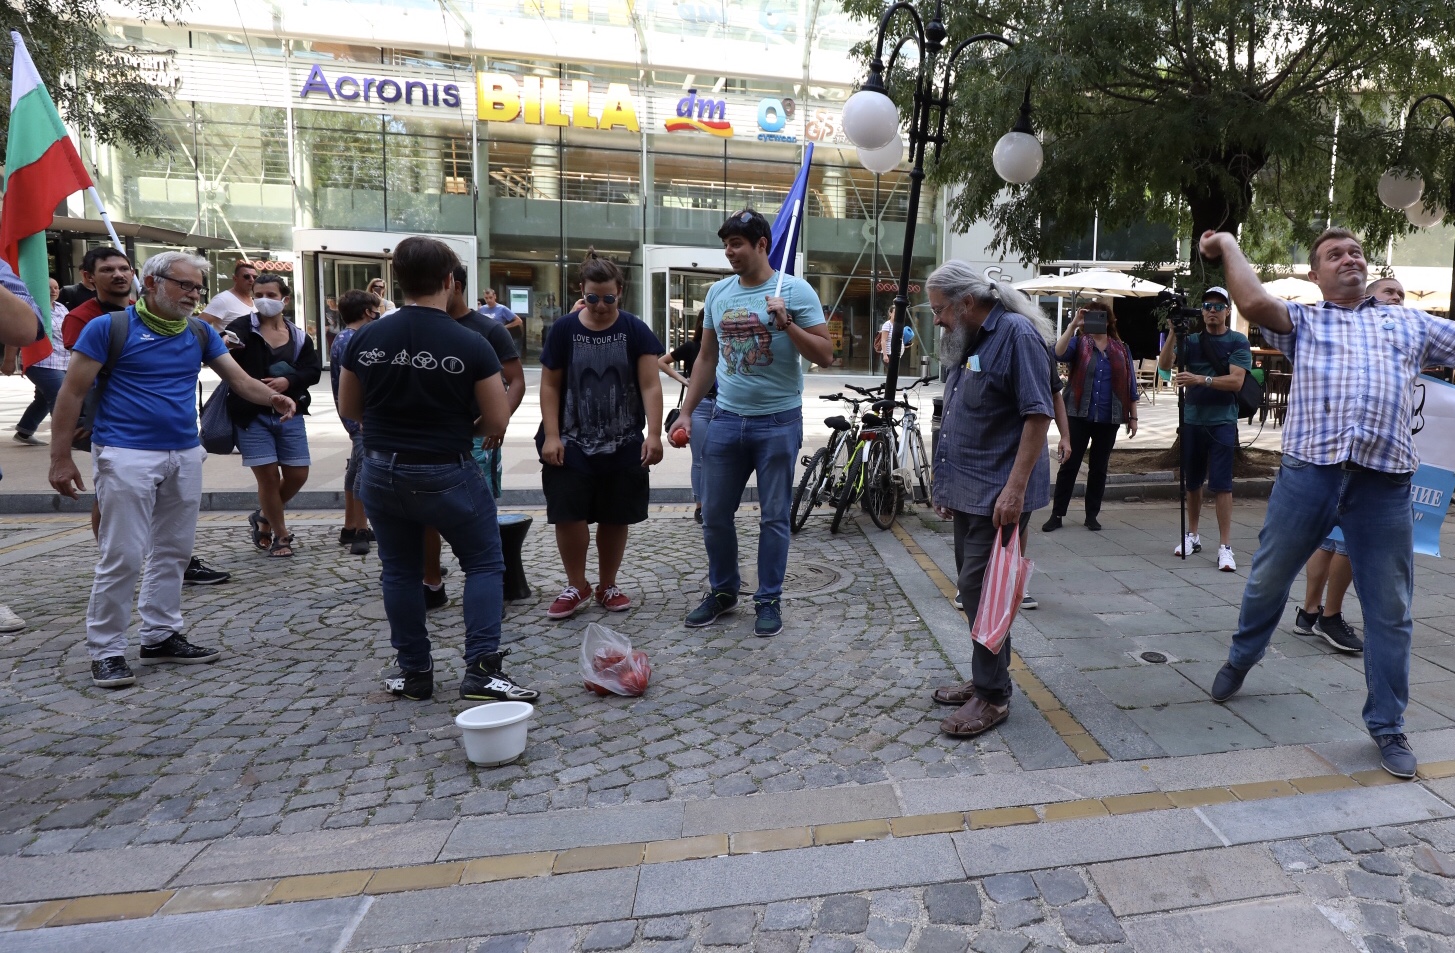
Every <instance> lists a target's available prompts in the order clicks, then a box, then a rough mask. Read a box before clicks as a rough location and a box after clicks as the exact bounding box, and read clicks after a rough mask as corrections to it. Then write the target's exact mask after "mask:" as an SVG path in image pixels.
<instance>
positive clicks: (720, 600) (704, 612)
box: [683, 592, 738, 629]
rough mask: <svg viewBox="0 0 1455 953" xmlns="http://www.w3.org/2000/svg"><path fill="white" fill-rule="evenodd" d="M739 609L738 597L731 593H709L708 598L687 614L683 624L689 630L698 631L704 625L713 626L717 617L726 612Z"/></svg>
mask: <svg viewBox="0 0 1455 953" xmlns="http://www.w3.org/2000/svg"><path fill="white" fill-rule="evenodd" d="M737 607H738V597H737V596H735V595H733V594H732V593H731V592H709V593H708V594H707V597H706V598H704V599H703V600H702V602H701V603H700V604H699V605H698V606H697V608H696V609H693V610H692V611H691V612H689V613H687V618H686V619H684V620H683V624H684V625H686V626H687V627H688V628H689V629H698V628H701V627H702V626H704V625H712V624H713V623H714V622H716V621H717V617H718V616H720V615H722V614H723V613H724V612H731V611H733V610H734V609H736V608H737Z"/></svg>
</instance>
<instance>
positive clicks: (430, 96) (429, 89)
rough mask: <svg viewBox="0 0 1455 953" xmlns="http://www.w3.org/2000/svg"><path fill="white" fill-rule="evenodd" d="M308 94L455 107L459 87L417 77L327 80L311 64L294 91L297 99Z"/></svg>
mask: <svg viewBox="0 0 1455 953" xmlns="http://www.w3.org/2000/svg"><path fill="white" fill-rule="evenodd" d="M310 96H313V97H318V98H324V99H328V100H330V101H335V102H336V101H338V100H344V101H346V102H355V101H357V102H364V103H383V104H385V105H392V104H394V103H404V104H405V105H406V106H445V107H447V108H450V109H458V108H459V106H460V87H459V86H457V85H456V84H454V83H436V82H429V83H426V82H422V81H420V80H413V79H410V80H398V79H394V78H393V77H388V76H385V77H379V76H337V77H335V78H334V79H333V80H330V79H329V78H328V76H327V75H325V74H324V72H323V67H321V66H318V65H317V64H315V65H314V67H313V68H312V69H310V70H309V71H308V78H307V79H305V80H304V81H303V88H302V89H300V90H298V98H299V99H308V98H309V97H310Z"/></svg>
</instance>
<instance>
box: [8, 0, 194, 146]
mask: <svg viewBox="0 0 1455 953" xmlns="http://www.w3.org/2000/svg"><path fill="white" fill-rule="evenodd" d="M125 6H126V7H127V8H128V9H129V11H130V12H131V13H132V14H133V15H135V16H137V17H139V18H140V19H142V20H143V21H146V20H153V19H156V20H162V21H165V20H167V19H168V18H169V17H171V16H172V15H174V14H175V13H176V12H177V11H178V10H180V9H181V6H182V0H125ZM0 27H3V29H4V31H5V39H6V40H7V41H8V40H9V31H11V30H15V31H17V32H18V33H19V34H20V35H21V37H23V38H24V40H25V45H26V47H27V48H28V49H29V50H30V55H31V58H32V59H34V60H35V66H36V69H38V70H39V71H40V78H41V79H42V80H43V81H44V82H45V85H46V88H47V89H48V90H49V91H50V94H51V98H52V99H53V100H55V103H56V108H57V109H59V110H60V113H61V117H62V118H63V119H65V121H66V123H67V124H68V125H69V126H70V127H71V128H72V129H75V130H77V131H78V132H80V133H81V134H82V135H83V136H87V137H90V138H93V139H95V140H96V141H97V142H101V143H105V144H107V145H117V144H122V145H126V146H129V147H131V149H133V150H134V151H136V152H139V153H148V154H153V155H155V154H158V153H160V152H162V151H164V144H165V140H164V138H163V136H162V133H161V130H160V129H159V128H158V126H157V124H156V121H155V120H154V119H153V115H154V113H155V110H156V107H157V106H158V105H159V104H161V103H162V102H163V101H165V100H167V99H169V98H170V96H171V92H172V90H171V89H169V88H167V87H165V86H162V85H160V84H158V82H157V81H156V80H155V79H154V78H153V77H152V76H151V75H149V73H148V71H147V69H146V66H147V63H146V61H145V59H144V58H143V56H141V55H138V54H137V53H135V52H133V51H130V50H126V49H122V48H119V47H116V46H113V45H112V44H111V43H110V42H109V41H108V38H107V32H106V17H105V15H104V14H103V12H102V7H101V4H100V3H99V2H98V0H10V2H9V3H7V4H6V5H5V6H3V7H0ZM3 57H4V60H5V66H4V67H3V69H0V97H3V99H4V101H5V102H9V101H10V69H9V66H10V62H9V60H10V51H9V44H8V42H7V44H6V46H5V51H4V54H3ZM8 133H9V128H8V123H6V124H5V128H4V129H3V130H0V155H3V154H4V149H5V142H6V136H7V135H8Z"/></svg>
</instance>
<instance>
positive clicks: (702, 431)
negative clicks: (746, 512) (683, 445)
mask: <svg viewBox="0 0 1455 953" xmlns="http://www.w3.org/2000/svg"><path fill="white" fill-rule="evenodd" d="M716 406H717V404H716V402H714V401H713V400H712V398H710V397H704V398H703V399H702V400H701V401H700V402H699V403H698V404H697V406H696V407H695V408H694V409H693V411H692V437H691V438H690V439H689V441H688V446H690V447H691V448H692V502H694V503H696V504H698V505H699V506H701V505H702V447H703V445H704V444H705V443H706V442H707V423H708V421H710V420H712V410H713V408H714V407H716Z"/></svg>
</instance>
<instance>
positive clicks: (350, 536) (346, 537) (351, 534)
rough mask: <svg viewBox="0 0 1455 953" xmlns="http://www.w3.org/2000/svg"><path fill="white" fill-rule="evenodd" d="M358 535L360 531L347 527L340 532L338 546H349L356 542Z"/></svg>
mask: <svg viewBox="0 0 1455 953" xmlns="http://www.w3.org/2000/svg"><path fill="white" fill-rule="evenodd" d="M357 533H358V530H356V529H353V528H351V527H348V526H345V527H344V528H343V529H341V530H339V531H338V544H339V545H340V546H347V545H349V544H350V543H352V542H353V541H354V538H355V534H357Z"/></svg>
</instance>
